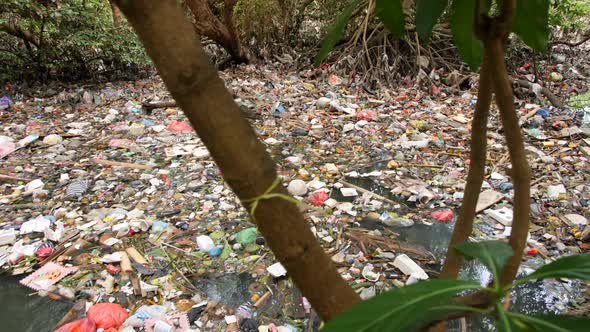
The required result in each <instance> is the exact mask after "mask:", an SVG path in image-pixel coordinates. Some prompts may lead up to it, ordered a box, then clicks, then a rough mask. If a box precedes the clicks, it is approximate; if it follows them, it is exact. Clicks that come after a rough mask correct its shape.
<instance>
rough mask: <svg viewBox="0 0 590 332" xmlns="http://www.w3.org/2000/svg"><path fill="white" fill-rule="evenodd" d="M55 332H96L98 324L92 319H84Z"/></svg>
mask: <svg viewBox="0 0 590 332" xmlns="http://www.w3.org/2000/svg"><path fill="white" fill-rule="evenodd" d="M53 332H96V324H95V323H94V321H93V320H92V319H90V318H82V319H78V320H75V321H73V322H71V323H67V324H66V325H64V326H62V327H60V328H59V329H57V330H55V331H53Z"/></svg>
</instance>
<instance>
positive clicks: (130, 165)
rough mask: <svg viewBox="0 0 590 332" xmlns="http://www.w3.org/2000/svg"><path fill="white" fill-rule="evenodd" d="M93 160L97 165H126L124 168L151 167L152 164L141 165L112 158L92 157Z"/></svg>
mask: <svg viewBox="0 0 590 332" xmlns="http://www.w3.org/2000/svg"><path fill="white" fill-rule="evenodd" d="M94 162H95V163H97V164H99V165H106V166H118V167H126V168H134V169H145V170H147V169H152V168H154V167H153V166H150V165H141V164H133V163H124V162H121V161H114V160H106V159H98V158H96V159H94Z"/></svg>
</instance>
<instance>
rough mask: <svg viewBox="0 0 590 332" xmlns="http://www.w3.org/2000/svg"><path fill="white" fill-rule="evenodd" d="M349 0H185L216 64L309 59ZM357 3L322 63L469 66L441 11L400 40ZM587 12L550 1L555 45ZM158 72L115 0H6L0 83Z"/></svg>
mask: <svg viewBox="0 0 590 332" xmlns="http://www.w3.org/2000/svg"><path fill="white" fill-rule="evenodd" d="M351 2H353V1H336V0H287V1H279V0H184V1H182V5H183V7H184V8H185V11H186V15H187V17H189V18H190V19H191V21H192V22H193V26H194V28H195V30H196V31H197V33H198V34H199V35H200V36H202V39H203V42H204V44H205V45H206V48H207V51H208V53H209V54H210V57H211V59H212V61H213V62H215V63H216V64H217V65H218V67H219V68H220V69H223V68H225V67H227V66H228V65H232V64H238V63H246V62H258V61H279V62H281V63H286V64H290V65H293V66H296V67H297V68H303V67H306V66H310V65H312V63H313V58H314V55H315V54H316V53H317V52H318V51H319V45H320V41H321V38H322V36H324V35H325V33H326V30H327V29H328V28H329V27H330V26H331V25H332V24H333V23H334V21H335V20H336V19H337V18H338V16H339V15H340V13H341V12H342V11H343V9H344V8H346V7H347V6H348V5H349V4H350V3H351ZM355 2H358V5H357V6H356V7H355V8H356V9H355V11H354V12H353V13H352V20H351V24H349V25H348V28H347V30H346V33H345V34H344V37H343V38H342V40H340V41H339V42H338V44H337V46H336V48H335V51H334V52H332V54H331V55H330V57H329V58H328V59H327V60H326V61H325V65H324V66H328V65H329V66H332V65H334V66H338V68H343V69H345V70H346V71H347V73H349V74H350V75H363V79H364V81H366V82H368V83H373V84H374V83H375V82H376V81H378V80H380V81H383V82H386V83H389V84H390V85H396V84H399V83H404V78H405V79H406V80H407V77H412V78H413V79H418V80H419V79H420V78H425V77H427V76H430V77H432V76H439V77H442V78H443V79H444V81H445V83H447V84H456V83H458V82H457V81H458V80H460V78H459V75H458V73H461V72H463V71H466V70H468V68H467V66H466V65H464V64H463V63H462V62H461V60H460V57H459V56H457V54H456V51H455V49H454V47H453V44H452V35H451V33H450V29H449V24H448V17H445V16H443V19H442V20H441V22H439V24H438V25H437V26H436V27H435V29H434V31H433V35H432V38H431V41H430V42H429V43H425V42H421V41H420V40H419V38H418V34H417V33H416V31H415V26H414V22H410V21H407V22H406V30H407V31H406V35H405V36H404V38H402V39H398V38H395V37H394V36H393V35H392V34H391V33H390V32H389V31H388V30H387V29H385V28H384V26H383V24H381V23H380V21H379V20H378V19H377V18H376V17H374V11H373V10H371V6H374V1H372V0H362V1H358V0H355ZM414 10H415V1H414V0H405V1H404V11H406V12H412V11H414ZM194 13H198V14H197V15H195V14H194ZM408 17H413V16H412V15H408ZM588 17H590V3H589V2H587V1H584V0H562V1H552V5H551V9H550V18H549V21H550V24H551V40H552V43H562V42H564V43H566V44H570V46H576V44H578V43H580V42H584V41H585V40H587V38H588V37H587V36H588V35H589V32H588V28H587V24H585V22H587V20H588ZM508 54H509V56H510V57H513V58H515V59H522V58H523V56H526V57H527V58H531V59H535V57H537V58H539V59H540V58H542V57H543V56H550V54H547V55H534V54H533V51H532V50H530V49H528V48H527V47H526V46H525V45H524V44H522V43H521V42H519V41H518V40H517V39H516V38H514V39H512V40H511V44H510V46H509V48H508ZM509 60H510V59H509ZM509 63H510V61H509ZM153 72H154V71H153V67H152V65H151V63H150V60H149V58H148V57H147V56H146V54H145V52H144V50H143V47H142V46H141V43H140V42H139V41H138V39H137V37H136V36H135V34H134V33H133V31H132V30H131V28H130V26H129V25H128V24H127V22H126V21H125V18H124V17H123V15H122V14H121V13H120V11H119V9H118V8H117V6H116V5H115V4H114V3H113V2H112V1H108V0H5V1H3V2H2V4H0V82H6V81H19V82H23V81H25V82H46V81H48V80H61V81H78V80H86V79H94V80H113V79H133V78H137V77H141V76H145V75H149V74H151V73H153Z"/></svg>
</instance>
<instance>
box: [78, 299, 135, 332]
mask: <svg viewBox="0 0 590 332" xmlns="http://www.w3.org/2000/svg"><path fill="white" fill-rule="evenodd" d="M87 315H88V318H90V319H92V320H93V321H94V322H95V323H96V327H97V328H103V329H105V330H108V329H110V328H111V327H114V328H119V327H120V326H121V325H123V322H125V320H126V319H127V317H128V316H129V314H128V313H127V310H125V309H124V308H123V307H122V306H121V305H120V304H117V303H97V304H95V305H94V306H92V308H90V310H88V313H87Z"/></svg>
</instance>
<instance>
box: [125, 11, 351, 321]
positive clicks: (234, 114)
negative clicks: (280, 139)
mask: <svg viewBox="0 0 590 332" xmlns="http://www.w3.org/2000/svg"><path fill="white" fill-rule="evenodd" d="M117 3H118V4H119V7H120V8H121V10H122V11H123V13H124V14H125V15H126V16H127V18H128V20H129V22H130V23H131V25H132V26H133V28H134V29H135V31H136V32H137V34H138V35H139V37H140V39H141V40H142V42H143V44H144V46H145V48H146V51H147V53H148V54H149V56H150V57H151V58H152V60H153V61H154V64H155V65H156V68H157V69H158V72H159V74H160V76H161V77H162V79H163V81H164V83H165V84H166V86H167V88H168V90H169V91H170V93H171V94H172V97H173V98H174V99H175V100H176V101H177V102H178V104H179V105H180V107H181V108H182V109H183V111H184V112H185V114H186V116H187V117H188V118H189V120H190V122H191V124H192V125H193V127H194V128H195V130H196V131H197V133H198V134H199V136H200V138H201V139H202V140H203V143H205V145H206V146H207V148H208V149H209V151H210V152H211V155H212V156H213V158H214V159H215V161H216V162H217V165H218V166H219V168H220V170H221V171H222V172H223V177H224V179H225V180H226V181H227V183H228V184H229V186H230V187H231V188H232V189H233V191H234V192H235V193H236V194H237V196H238V197H239V198H240V199H241V200H242V203H243V204H244V205H245V206H246V207H249V205H250V204H249V203H247V202H249V199H251V198H254V197H258V196H259V195H261V194H263V193H264V192H265V191H266V190H267V189H268V188H269V187H270V186H271V184H272V183H273V182H274V181H275V179H276V177H277V173H276V170H275V165H274V163H273V162H272V159H271V157H270V155H269V154H268V153H267V152H266V149H265V146H264V145H263V144H262V143H261V142H260V141H259V140H258V138H257V137H256V134H255V133H254V131H253V129H252V128H251V127H250V125H249V124H248V122H247V120H246V119H244V118H243V117H242V116H241V113H240V109H239V107H238V106H237V105H236V104H235V103H234V101H233V98H232V96H231V94H230V93H229V92H228V91H227V89H226V88H225V86H224V83H223V81H222V80H221V79H220V78H219V76H218V75H217V71H216V70H215V68H214V67H213V66H212V65H211V64H210V63H209V62H208V58H207V55H206V53H205V52H204V50H203V48H202V47H201V44H200V42H199V40H198V37H197V35H196V33H195V30H194V29H193V28H192V27H191V25H190V24H189V22H187V21H186V18H185V15H184V13H183V11H182V10H181V8H180V7H179V6H178V3H177V2H176V0H158V1H147V0H143V1H142V0H118V1H117ZM274 192H278V193H282V194H287V191H286V190H285V188H284V187H283V186H282V185H280V186H278V188H276V189H275V190H274ZM256 220H257V223H258V224H257V226H258V229H259V230H260V232H261V233H262V235H263V236H264V237H265V238H266V240H267V242H268V245H269V247H270V248H271V249H272V251H273V252H274V254H275V256H276V257H277V259H278V260H279V261H280V262H281V263H282V264H283V265H284V266H285V268H286V269H287V271H288V273H289V275H290V276H291V278H292V279H293V281H294V282H295V284H296V285H297V286H298V287H299V289H300V290H301V292H302V293H303V295H304V296H305V297H307V298H308V299H309V301H310V302H311V304H312V305H313V307H314V308H315V309H316V310H317V312H318V313H319V314H320V316H321V317H322V319H324V320H330V319H332V318H334V317H335V316H336V315H338V314H340V313H342V312H343V311H344V310H346V309H348V308H349V307H350V306H351V305H353V304H354V303H357V302H359V301H360V298H359V296H358V295H357V294H356V293H355V292H354V291H353V290H352V288H350V287H349V286H348V284H347V283H346V282H345V281H344V280H343V279H342V278H341V277H340V275H339V274H338V272H337V271H336V268H335V266H334V265H333V263H332V262H331V260H330V258H329V257H328V256H327V255H326V253H325V252H324V251H323V249H322V247H321V246H320V244H319V243H318V241H317V240H316V239H315V237H314V235H313V233H312V232H311V230H310V228H309V225H308V224H307V222H306V221H305V219H304V218H303V215H302V214H301V212H300V211H299V208H298V207H297V205H296V204H293V203H291V202H289V201H287V200H284V199H280V198H274V199H268V200H262V201H260V202H259V204H258V208H257V210H256Z"/></svg>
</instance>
